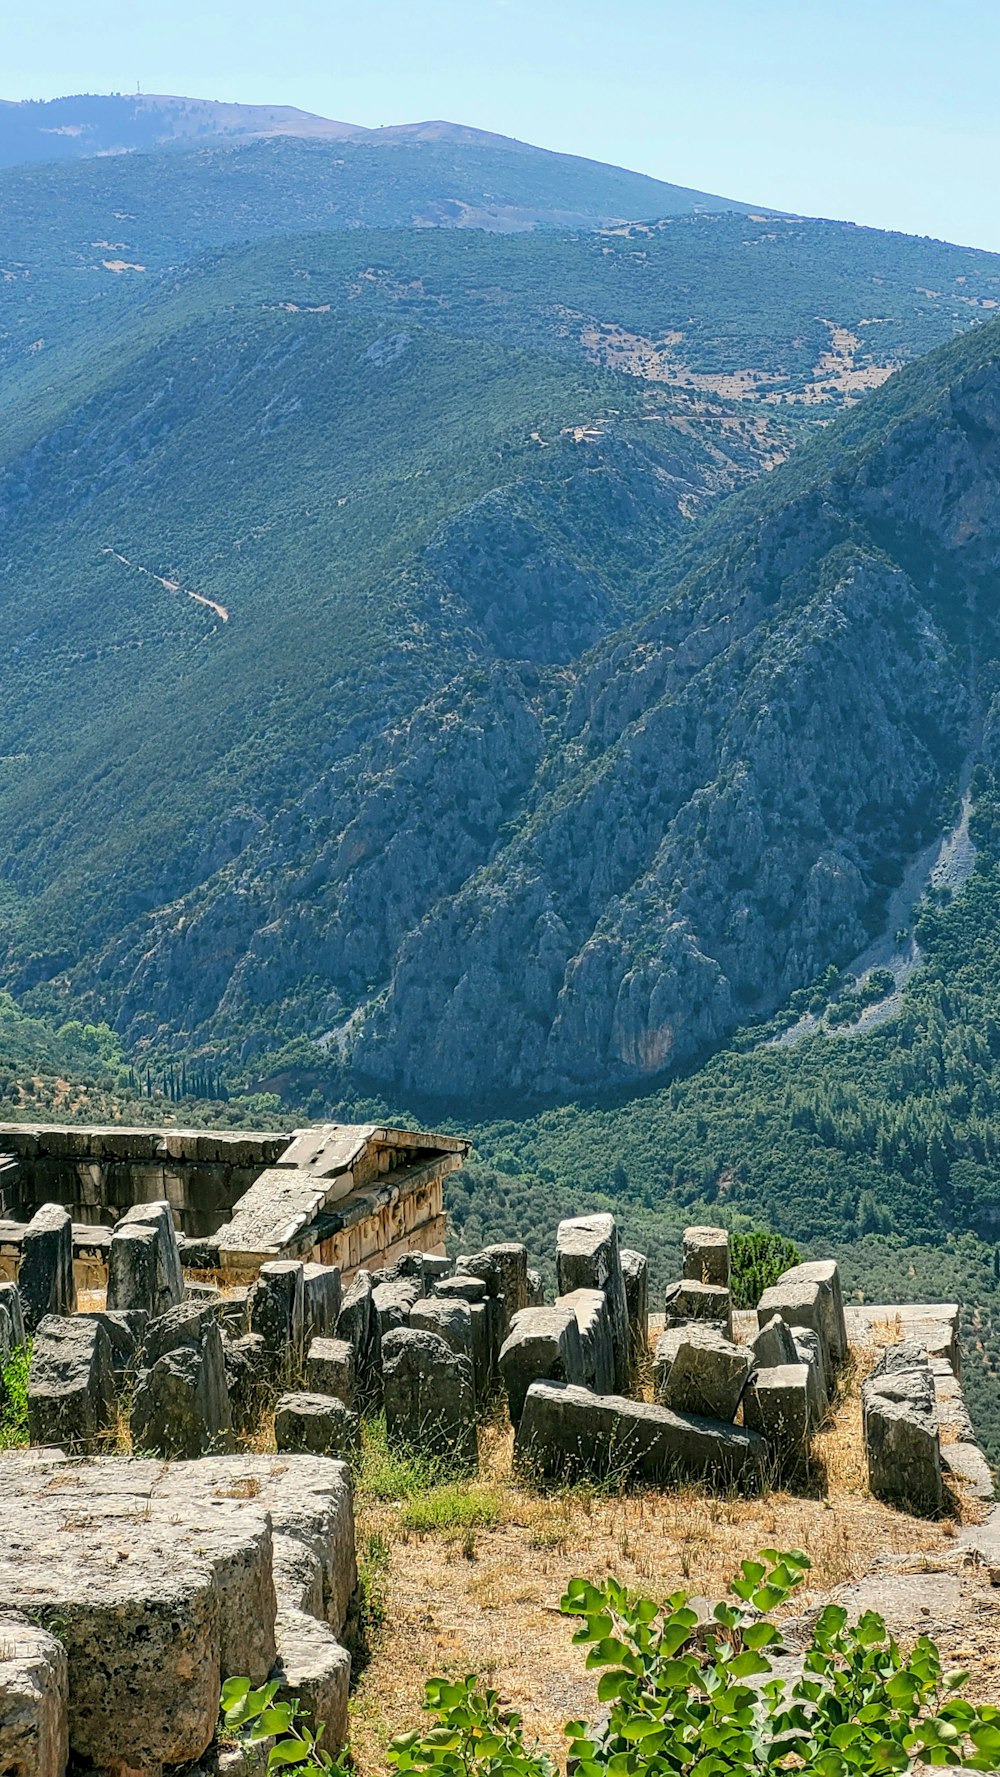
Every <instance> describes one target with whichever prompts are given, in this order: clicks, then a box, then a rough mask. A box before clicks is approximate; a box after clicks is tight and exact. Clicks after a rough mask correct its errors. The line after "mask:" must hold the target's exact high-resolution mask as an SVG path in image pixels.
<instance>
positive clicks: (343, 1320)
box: [337, 1271, 382, 1407]
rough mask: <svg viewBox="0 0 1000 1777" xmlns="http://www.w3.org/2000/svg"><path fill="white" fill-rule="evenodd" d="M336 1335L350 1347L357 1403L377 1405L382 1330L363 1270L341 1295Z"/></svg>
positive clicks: (380, 1382)
mask: <svg viewBox="0 0 1000 1777" xmlns="http://www.w3.org/2000/svg"><path fill="white" fill-rule="evenodd" d="M337 1337H338V1339H346V1340H347V1341H348V1344H350V1345H351V1346H353V1348H354V1374H355V1380H356V1385H357V1393H358V1401H359V1403H360V1404H361V1405H362V1406H364V1407H377V1406H378V1405H379V1404H380V1402H381V1400H382V1334H381V1331H380V1328H379V1322H378V1314H377V1313H376V1310H375V1301H374V1291H373V1289H372V1280H371V1276H370V1274H369V1273H368V1272H367V1271H359V1272H358V1274H357V1276H356V1277H355V1278H354V1280H353V1282H352V1283H351V1285H350V1287H349V1288H348V1290H347V1291H346V1293H345V1295H344V1299H343V1302H342V1304H341V1308H340V1313H339V1314H338V1316H337Z"/></svg>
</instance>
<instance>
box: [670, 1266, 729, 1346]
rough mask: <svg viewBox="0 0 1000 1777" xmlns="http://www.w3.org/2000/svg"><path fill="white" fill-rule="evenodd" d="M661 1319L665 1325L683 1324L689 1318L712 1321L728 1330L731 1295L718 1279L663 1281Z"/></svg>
mask: <svg viewBox="0 0 1000 1777" xmlns="http://www.w3.org/2000/svg"><path fill="white" fill-rule="evenodd" d="M665 1320H666V1324H667V1326H683V1325H684V1323H685V1322H687V1321H690V1320H707V1321H713V1322H714V1323H715V1325H716V1326H717V1327H720V1328H722V1329H723V1330H724V1331H725V1332H727V1333H728V1332H729V1329H730V1327H731V1324H732V1298H731V1296H730V1294H729V1291H728V1290H727V1289H723V1287H722V1285H721V1284H719V1283H693V1282H691V1281H690V1280H688V1279H682V1280H681V1281H680V1282H679V1283H671V1284H668V1285H667V1294H666V1300H665Z"/></svg>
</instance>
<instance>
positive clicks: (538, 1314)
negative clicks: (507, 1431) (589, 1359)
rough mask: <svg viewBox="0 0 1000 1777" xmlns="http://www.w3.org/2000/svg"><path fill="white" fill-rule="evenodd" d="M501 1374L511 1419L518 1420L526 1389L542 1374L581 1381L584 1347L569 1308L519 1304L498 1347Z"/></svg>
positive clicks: (575, 1320) (516, 1422) (567, 1380)
mask: <svg viewBox="0 0 1000 1777" xmlns="http://www.w3.org/2000/svg"><path fill="white" fill-rule="evenodd" d="M499 1365H500V1374H501V1376H502V1378H503V1384H504V1387H505V1388H506V1390H507V1404H508V1407H509V1409H510V1417H511V1421H512V1423H513V1424H514V1425H515V1426H516V1425H518V1424H519V1423H520V1419H521V1414H522V1412H523V1411H524V1403H525V1399H526V1397H527V1393H528V1390H529V1388H530V1387H531V1384H532V1383H533V1382H537V1381H539V1380H540V1379H541V1378H543V1377H545V1378H548V1379H550V1380H552V1381H555V1382H576V1383H581V1384H582V1383H583V1382H584V1380H585V1377H584V1363H583V1348H582V1346H581V1344H580V1328H579V1324H578V1322H577V1318H576V1315H575V1313H574V1311H573V1309H572V1308H567V1307H565V1306H559V1305H555V1306H553V1307H551V1308H522V1310H521V1312H520V1314H516V1315H515V1316H514V1324H513V1326H512V1327H511V1329H510V1332H509V1334H508V1335H507V1338H506V1339H505V1340H504V1343H503V1345H502V1346H501V1348H500V1357H499Z"/></svg>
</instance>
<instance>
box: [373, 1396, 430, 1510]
mask: <svg viewBox="0 0 1000 1777" xmlns="http://www.w3.org/2000/svg"><path fill="white" fill-rule="evenodd" d="M451 1481H452V1466H451V1465H450V1464H449V1462H448V1460H447V1458H446V1457H444V1456H438V1455H435V1454H434V1453H433V1452H432V1451H430V1450H426V1449H421V1448H420V1447H419V1446H415V1447H414V1448H412V1449H407V1448H403V1447H402V1446H400V1445H396V1444H393V1445H390V1443H389V1440H388V1438H387V1436H386V1429H385V1415H384V1414H383V1413H378V1414H374V1415H371V1416H369V1417H367V1418H365V1419H364V1420H363V1421H362V1426H361V1454H360V1457H359V1459H358V1463H357V1469H356V1483H357V1489H358V1495H359V1498H361V1499H370V1500H382V1501H385V1502H387V1503H392V1504H398V1503H400V1502H401V1501H409V1500H422V1499H424V1498H425V1497H426V1496H427V1495H429V1494H431V1493H432V1492H434V1490H435V1489H443V1490H445V1491H447V1490H448V1487H449V1484H450V1483H451Z"/></svg>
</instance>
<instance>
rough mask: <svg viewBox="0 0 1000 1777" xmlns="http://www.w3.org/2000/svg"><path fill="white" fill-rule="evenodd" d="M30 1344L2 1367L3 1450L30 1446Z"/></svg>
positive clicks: (0, 1429)
mask: <svg viewBox="0 0 1000 1777" xmlns="http://www.w3.org/2000/svg"><path fill="white" fill-rule="evenodd" d="M30 1368H31V1343H30V1341H29V1342H28V1344H26V1345H19V1346H18V1347H17V1349H16V1350H15V1351H14V1352H13V1353H12V1354H11V1356H10V1357H9V1358H8V1359H7V1361H6V1363H5V1364H3V1365H2V1366H0V1450H15V1449H18V1448H20V1447H21V1446H22V1445H24V1444H27V1442H28V1372H29V1370H30Z"/></svg>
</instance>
